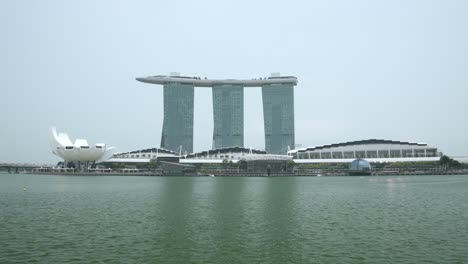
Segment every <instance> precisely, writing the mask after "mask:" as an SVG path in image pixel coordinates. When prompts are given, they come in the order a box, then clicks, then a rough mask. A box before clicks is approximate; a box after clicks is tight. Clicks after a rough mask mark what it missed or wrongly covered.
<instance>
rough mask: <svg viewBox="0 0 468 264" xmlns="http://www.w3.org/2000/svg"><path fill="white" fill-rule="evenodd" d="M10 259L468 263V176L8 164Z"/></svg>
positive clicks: (3, 200)
mask: <svg viewBox="0 0 468 264" xmlns="http://www.w3.org/2000/svg"><path fill="white" fill-rule="evenodd" d="M24 188H25V189H26V191H24V190H23V189H24ZM0 262H1V263H10V262H13V263H14V262H18V263H23V262H31V263H88V262H94V263H190V262H191V263H467V262H468V176H412V177H404V176H392V177H284V178H246V177H239V178H225V177H219V178H218V177H215V178H213V177H195V178H188V177H135V176H128V177H126V176H118V177H110V176H101V177H90V176H44V175H41V176H38V175H8V174H0Z"/></svg>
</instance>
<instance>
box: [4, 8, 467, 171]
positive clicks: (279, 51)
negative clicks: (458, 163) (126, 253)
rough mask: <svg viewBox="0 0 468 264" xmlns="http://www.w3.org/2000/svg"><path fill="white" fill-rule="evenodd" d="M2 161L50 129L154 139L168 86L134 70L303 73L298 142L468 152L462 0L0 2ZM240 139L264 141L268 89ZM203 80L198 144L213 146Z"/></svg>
mask: <svg viewBox="0 0 468 264" xmlns="http://www.w3.org/2000/svg"><path fill="white" fill-rule="evenodd" d="M0 32H1V35H0V38H1V41H0V87H1V88H0V89H1V103H0V122H1V125H2V129H1V130H0V162H12V161H20V162H56V161H58V160H59V158H57V157H55V156H53V155H52V154H51V151H50V149H49V145H48V128H49V127H50V126H52V125H55V126H57V128H58V130H59V131H65V132H68V134H69V135H70V136H71V138H72V139H75V138H77V137H78V138H87V139H88V142H89V143H99V142H104V143H106V144H108V145H112V146H115V147H117V148H118V150H119V151H130V150H136V149H141V148H148V147H155V146H159V143H160V137H161V128H162V120H163V107H162V103H163V98H162V87H161V86H157V85H150V84H144V83H140V82H137V81H135V77H138V76H148V75H156V74H168V73H169V72H174V71H177V72H181V73H182V74H183V75H193V76H201V77H205V76H206V77H208V78H246V79H251V78H258V77H266V76H269V75H270V73H271V72H281V73H282V75H295V76H297V77H298V79H299V84H298V86H297V87H296V88H295V89H296V90H295V114H296V118H295V123H296V126H295V129H296V144H302V146H309V145H317V144H329V143H338V142H343V141H348V140H360V139H369V138H383V139H391V140H404V141H417V142H427V143H429V144H430V145H433V146H436V147H438V148H439V149H440V150H442V151H443V152H445V153H446V154H449V155H468V120H467V116H468V107H467V106H468V100H467V99H468V1H465V0H459V1H456V0H443V1H431V0H419V1H411V0H392V1H379V0H367V1H348V0H343V1H335V0H331V1H330V0H327V1H271V0H268V1H266V0H265V1H253V0H236V1H219V0H218V1H215V0H213V1H203V0H201V1H200V0H199V1H116V0H113V1H95V0H93V1H63V0H57V1H46V0H41V1H38V0H37V1H34V0H27V1H26V0H24V1H20V0H11V1H8V0H4V1H0ZM244 96H245V99H244V100H245V145H246V147H252V148H257V149H263V148H264V144H265V143H264V136H263V117H262V105H261V89H260V88H246V89H245V94H244ZM212 122H213V114H212V97H211V90H210V89H206V88H196V89H195V125H194V126H195V128H194V137H195V139H194V142H195V143H194V149H195V151H200V150H206V149H209V148H211V144H212V133H213V124H212Z"/></svg>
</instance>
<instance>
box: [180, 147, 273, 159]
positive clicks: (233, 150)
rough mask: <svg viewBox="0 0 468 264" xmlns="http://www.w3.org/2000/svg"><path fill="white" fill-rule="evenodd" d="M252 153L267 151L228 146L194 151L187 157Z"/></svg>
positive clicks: (264, 152)
mask: <svg viewBox="0 0 468 264" xmlns="http://www.w3.org/2000/svg"><path fill="white" fill-rule="evenodd" d="M240 152H245V153H252V154H266V151H263V150H256V149H250V148H243V147H227V148H217V149H211V150H206V151H202V152H198V153H192V154H189V155H187V158H194V157H203V156H208V155H209V154H226V153H240Z"/></svg>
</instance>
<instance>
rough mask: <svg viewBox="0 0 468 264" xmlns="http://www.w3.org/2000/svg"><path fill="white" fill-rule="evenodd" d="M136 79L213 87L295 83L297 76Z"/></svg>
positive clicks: (149, 77) (151, 77)
mask: <svg viewBox="0 0 468 264" xmlns="http://www.w3.org/2000/svg"><path fill="white" fill-rule="evenodd" d="M136 80H137V81H140V82H145V83H152V84H161V85H165V84H170V83H180V84H189V85H193V86H195V87H213V86H219V85H239V86H243V87H261V86H265V85H270V84H292V85H297V78H296V77H294V76H281V77H268V78H258V79H250V80H238V79H224V80H215V79H207V78H206V77H205V78H203V79H202V78H200V77H186V76H167V75H156V76H148V77H138V78H136Z"/></svg>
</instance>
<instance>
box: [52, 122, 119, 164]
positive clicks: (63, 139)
mask: <svg viewBox="0 0 468 264" xmlns="http://www.w3.org/2000/svg"><path fill="white" fill-rule="evenodd" d="M49 142H50V147H51V148H52V153H54V154H55V155H57V156H59V157H60V158H62V159H64V160H65V161H80V162H86V161H89V162H100V161H104V160H106V159H108V158H110V156H112V151H111V150H112V149H114V148H113V147H110V148H109V147H107V146H106V144H102V143H100V144H95V145H94V146H90V145H89V144H88V141H87V140H86V139H76V140H75V143H74V144H73V143H72V141H71V140H70V138H69V137H68V135H67V134H66V133H61V132H60V133H58V132H57V129H56V128H55V127H51V128H50V137H49Z"/></svg>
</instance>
